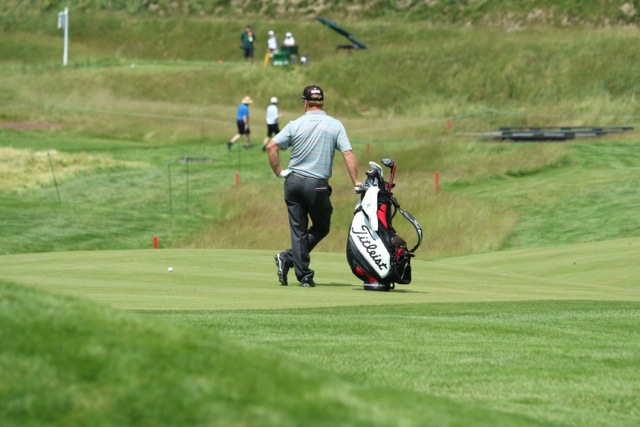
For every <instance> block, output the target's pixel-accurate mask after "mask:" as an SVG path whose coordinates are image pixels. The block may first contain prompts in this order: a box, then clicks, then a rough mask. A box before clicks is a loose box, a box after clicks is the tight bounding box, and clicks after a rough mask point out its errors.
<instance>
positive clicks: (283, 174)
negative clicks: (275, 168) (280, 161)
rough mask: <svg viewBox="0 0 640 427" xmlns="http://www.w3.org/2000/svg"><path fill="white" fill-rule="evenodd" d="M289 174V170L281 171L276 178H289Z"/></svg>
mask: <svg viewBox="0 0 640 427" xmlns="http://www.w3.org/2000/svg"><path fill="white" fill-rule="evenodd" d="M290 173H291V169H283V170H281V171H280V174H279V175H278V176H279V177H280V178H286V177H288V176H289V174H290Z"/></svg>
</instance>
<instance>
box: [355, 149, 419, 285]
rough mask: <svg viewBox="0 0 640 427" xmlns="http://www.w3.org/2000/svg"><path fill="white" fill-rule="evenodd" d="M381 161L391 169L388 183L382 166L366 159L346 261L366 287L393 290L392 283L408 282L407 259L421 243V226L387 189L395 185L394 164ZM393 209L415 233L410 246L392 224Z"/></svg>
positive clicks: (409, 280) (387, 160) (409, 277)
mask: <svg viewBox="0 0 640 427" xmlns="http://www.w3.org/2000/svg"><path fill="white" fill-rule="evenodd" d="M382 164H384V165H385V166H387V167H389V168H390V169H391V178H390V179H389V182H385V181H384V179H383V171H382V168H381V167H380V166H379V165H378V164H376V163H375V162H369V166H370V167H371V169H370V170H368V171H367V179H366V180H365V182H364V183H363V184H362V186H361V187H358V188H356V192H357V193H359V194H360V200H359V201H358V204H357V205H356V209H355V212H354V214H353V219H352V221H351V226H350V228H349V238H348V240H347V261H348V262H349V266H350V267H351V271H352V272H353V274H355V275H356V277H358V278H359V279H361V280H362V281H363V282H364V288H365V289H366V290H378V291H388V290H390V289H394V288H395V284H396V283H399V284H403V285H407V284H409V283H411V258H412V257H413V256H414V252H415V250H416V249H418V246H420V244H421V243H422V228H421V227H420V224H419V223H418V221H417V220H416V219H415V218H414V217H413V216H411V214H410V213H409V212H407V211H405V210H403V209H402V208H401V207H400V205H399V204H398V201H397V200H396V198H395V197H394V196H393V193H392V192H391V189H392V188H393V187H394V186H395V184H394V183H393V179H394V176H395V169H396V166H395V163H394V162H393V160H390V159H383V160H382ZM397 212H400V213H401V214H402V216H403V217H404V218H405V219H406V220H407V221H409V222H410V223H411V224H412V225H413V227H414V228H415V230H416V233H417V234H418V243H417V244H416V245H415V246H414V247H413V248H412V249H409V248H408V247H407V243H406V241H405V240H404V239H403V238H401V237H400V236H398V234H397V233H396V231H395V229H394V228H393V226H392V221H393V218H394V217H395V215H396V213H397Z"/></svg>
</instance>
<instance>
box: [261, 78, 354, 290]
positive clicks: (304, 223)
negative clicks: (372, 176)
mask: <svg viewBox="0 0 640 427" xmlns="http://www.w3.org/2000/svg"><path fill="white" fill-rule="evenodd" d="M302 99H303V101H304V111H305V114H304V115H303V116H301V117H299V118H298V119H296V120H294V121H292V122H289V123H288V124H287V125H286V126H285V127H284V129H282V131H281V132H280V133H278V134H277V135H276V136H274V137H273V139H271V141H269V143H268V145H267V155H268V157H269V164H270V166H271V169H272V170H273V173H274V174H275V175H276V176H278V177H282V178H285V182H284V201H285V203H286V205H287V212H288V215H289V229H290V232H291V248H289V249H287V250H285V251H283V252H280V253H277V254H276V255H275V262H276V266H277V268H278V271H277V274H278V279H279V281H280V284H281V285H283V286H287V285H288V277H287V274H288V272H289V270H290V269H291V268H293V269H294V271H295V274H296V278H297V279H298V281H299V282H300V283H301V284H302V286H303V287H314V286H315V281H314V274H315V272H314V271H313V270H312V269H311V268H309V264H310V261H311V258H310V255H309V253H310V252H311V251H312V250H313V248H314V247H315V246H316V245H317V244H318V243H319V242H320V241H321V240H322V239H323V238H324V237H325V236H326V235H327V234H329V229H330V225H331V214H332V213H333V206H332V205H331V200H330V198H329V197H330V196H331V186H329V178H331V175H332V170H333V158H334V155H335V153H336V151H339V152H340V153H342V157H343V159H344V162H345V165H346V167H347V171H348V173H349V177H350V178H351V181H352V183H353V185H354V187H358V186H360V184H361V183H360V181H359V180H358V162H357V160H356V156H355V154H354V153H353V149H352V148H351V144H350V142H349V138H348V137H347V132H346V130H345V129H344V126H343V125H342V123H341V122H340V121H339V120H337V119H334V118H333V117H331V116H329V115H328V114H327V113H326V112H325V111H324V92H323V90H322V88H320V87H319V86H315V85H313V86H307V87H306V88H305V89H304V91H303V93H302ZM281 148H282V149H286V148H291V157H290V159H289V165H288V167H287V169H285V170H283V169H282V167H281V166H280V158H279V154H278V152H279V149H281ZM309 220H311V226H309Z"/></svg>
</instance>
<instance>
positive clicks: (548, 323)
mask: <svg viewBox="0 0 640 427" xmlns="http://www.w3.org/2000/svg"><path fill="white" fill-rule="evenodd" d="M194 1H195V0H194ZM184 3H185V2H183V4H184ZM398 3H400V2H384V4H382V3H370V6H371V7H370V8H363V9H361V10H359V11H357V10H355V9H353V8H352V9H351V11H350V12H349V14H348V17H347V13H344V14H343V13H342V12H341V11H344V10H346V9H344V8H345V7H347V6H348V5H350V3H349V2H342V3H340V2H328V3H327V2H325V3H324V6H326V7H331V8H333V13H335V16H331V15H329V17H331V18H332V19H336V20H338V21H339V22H340V23H341V24H343V25H344V26H345V27H346V28H348V29H349V30H350V31H352V32H353V34H354V35H355V36H356V37H357V38H358V39H359V40H361V41H363V42H365V43H367V44H369V45H370V46H371V49H370V50H368V51H366V52H353V53H352V54H347V53H345V52H336V51H335V45H336V44H338V43H342V42H344V39H342V38H341V37H339V36H338V35H337V34H334V33H333V32H331V30H329V29H328V28H326V27H324V26H322V25H321V24H319V23H318V22H316V21H315V20H314V19H313V18H314V17H315V14H316V13H317V11H314V12H313V13H311V12H310V9H308V8H307V6H306V5H302V4H301V5H299V6H300V7H299V8H298V9H296V10H290V11H289V12H287V11H286V10H285V9H286V8H284V7H276V6H274V5H275V3H274V4H273V5H271V6H269V8H267V9H264V10H262V11H261V12H262V14H263V15H264V14H267V15H268V16H272V17H281V16H286V19H282V18H278V19H268V20H267V19H264V18H263V17H262V16H263V15H260V16H261V17H260V18H258V15H257V13H258V10H259V7H258V6H257V3H256V2H251V3H247V4H246V7H245V9H244V10H243V11H242V16H241V18H238V17H236V16H237V15H235V12H233V11H232V10H231V9H230V8H228V7H227V6H225V5H226V4H227V3H226V2H220V3H219V4H221V5H222V6H223V8H222V9H220V10H219V11H218V13H219V15H218V16H215V17H214V16H211V15H208V14H209V13H210V9H207V8H209V7H211V5H212V3H210V2H209V3H208V4H207V5H206V7H205V8H204V9H205V10H204V13H205V14H204V15H202V16H200V17H198V18H189V17H187V16H183V15H181V14H182V12H183V11H184V9H183V8H180V10H173V11H171V12H170V13H167V9H165V6H166V7H170V6H168V5H169V3H168V2H162V5H161V7H160V9H158V12H151V13H146V12H143V13H139V14H134V9H135V7H136V5H137V3H136V4H134V2H128V4H127V10H126V11H125V12H126V13H112V12H108V11H105V10H101V11H95V10H92V11H88V10H86V9H83V10H76V9H74V10H73V15H72V17H73V18H72V19H73V20H72V24H73V27H72V28H73V31H72V34H71V42H72V44H71V56H70V64H69V66H68V67H66V68H62V67H61V65H60V62H61V54H62V52H61V50H62V49H61V48H62V46H61V45H62V36H61V32H60V30H58V29H56V28H55V13H57V11H58V6H59V4H58V3H56V2H39V3H38V4H37V5H34V4H32V3H31V2H13V1H7V2H3V3H2V5H0V10H2V11H3V12H6V13H4V14H2V18H0V31H1V32H2V37H0V102H1V103H2V105H3V108H2V111H0V122H28V123H36V124H49V125H51V126H50V127H49V128H48V129H45V130H12V129H0V378H2V381H0V424H1V425H2V426H5V425H6V426H14V425H15V426H18V425H19V426H43V425H55V426H67V425H98V426H111V425H113V426H140V425H143V426H144V425H153V426H162V425H167V426H169V425H170V426H179V425H194V426H199V425H203V426H204V425H207V426H210V425H221V426H222V425H224V426H227V425H232V426H247V425H260V426H262V425H267V426H270V425H273V426H298V425H318V426H325V425H326V426H333V425H345V426H360V425H362V426H365V425H366V426H371V425H380V426H387V425H405V426H422V425H437V426H460V425H465V426H466V425H473V426H482V425H487V426H495V425H500V426H502V425H504V426H519V425H554V426H585V425H586V426H636V425H638V424H639V421H640V399H638V396H639V395H640V389H639V388H638V384H640V381H639V380H640V378H639V374H638V366H640V348H639V345H638V343H639V342H640V339H639V338H640V337H639V336H638V335H639V333H638V327H637V326H638V323H639V322H638V321H639V320H640V319H639V314H638V313H640V310H639V309H640V306H639V304H640V293H639V288H638V285H639V282H638V278H637V266H638V265H640V255H639V254H640V251H638V245H639V244H640V240H639V239H640V223H639V222H638V219H637V215H636V212H637V211H638V208H640V206H639V205H638V200H640V190H638V188H637V187H638V186H637V182H639V180H640V157H639V156H638V155H637V144H638V133H637V131H632V132H626V133H624V134H619V135H615V136H611V137H606V138H601V139H598V140H579V141H575V142H570V143H542V144H510V143H502V142H490V141H487V140H484V139H479V138H477V137H475V136H472V135H471V133H474V132H485V131H490V130H495V129H497V128H498V127H499V126H504V125H511V126H514V125H528V126H533V125H537V126H551V125H564V126H582V125H589V126H592V125H599V126H607V125H632V126H635V127H636V128H637V126H638V122H639V117H640V107H639V106H638V104H637V102H636V99H637V97H638V96H639V95H640V83H639V80H638V79H637V75H638V67H637V65H636V64H639V63H640V57H638V55H639V52H640V51H639V50H637V49H631V48H629V46H632V45H633V43H635V42H636V35H635V33H634V31H633V30H632V29H631V30H630V29H629V28H624V27H623V26H618V25H619V24H625V23H631V24H633V23H634V22H637V18H633V16H629V15H625V14H624V13H623V12H622V10H621V9H620V8H619V6H616V7H613V6H611V4H610V2H603V1H594V2H569V1H566V2H565V1H562V2H547V1H540V2H536V4H535V5H532V4H531V2H528V1H527V2H526V4H525V3H522V2H520V1H512V2H491V1H488V2H464V3H465V4H466V3H469V4H466V6H465V5H463V2H459V3H455V4H454V3H453V2H432V3H430V4H429V5H426V3H425V4H422V3H420V2H417V3H416V2H409V3H411V4H409V3H407V2H404V3H406V4H404V5H399V4H398ZM418 3H419V4H418ZM552 3H553V4H552ZM605 3H606V5H605ZM102 4H103V5H104V6H105V7H112V6H113V7H115V8H118V7H120V6H119V5H122V4H124V3H121V2H109V4H108V5H107V3H105V2H102ZM191 4H193V1H192V2H191ZM316 6H317V5H316ZM463 6H464V7H463ZM534 6H535V7H539V8H540V10H541V11H542V13H541V14H540V12H537V11H536V13H535V14H533V15H536V14H537V15H536V16H537V17H534V18H532V19H531V20H530V21H528V18H527V15H529V14H530V13H531V10H530V9H531V7H534ZM83 7H87V8H89V7H92V3H91V2H90V1H86V2H83ZM309 7H311V5H309ZM627 7H628V6H627ZM25 8H31V9H32V10H33V11H40V12H42V13H40V14H38V13H36V14H33V13H23V12H25ZM549 8H553V10H554V13H553V15H551V14H550V13H549ZM160 11H162V12H163V13H165V15H163V17H162V18H161V19H157V18H156V17H154V16H153V15H154V13H160ZM194 12H195V13H196V14H197V13H199V12H197V11H196V9H191V12H190V13H194ZM292 13H293V14H292ZM295 13H298V14H299V15H298V16H295ZM406 13H409V14H410V16H409V17H407V16H405V14H406ZM391 15H392V16H391ZM192 16H193V15H192ZM301 16H302V18H301ZM372 16H377V17H381V16H384V18H382V19H373V20H370V19H366V18H368V17H372ZM637 16H638V15H636V17H637ZM249 18H250V19H251V21H253V22H252V23H253V24H254V28H256V30H257V32H258V34H266V31H267V30H269V29H274V30H276V32H278V33H279V34H283V33H284V32H285V31H293V32H294V34H295V35H296V38H297V40H298V42H299V43H300V46H301V48H302V49H303V52H304V53H309V54H310V60H311V61H310V63H309V65H308V66H304V67H288V68H278V67H273V68H264V67H262V64H261V63H259V62H260V61H258V63H257V64H254V65H253V66H248V65H246V64H244V63H243V61H242V58H241V54H240V51H239V49H238V48H237V36H238V33H239V30H241V29H242V28H243V27H244V25H245V24H246V23H247V22H246V21H247V19H249ZM307 18H309V19H307ZM423 18H425V19H424V20H422V19H423ZM604 19H607V20H609V21H608V22H609V23H613V25H609V24H607V25H601V24H602V22H603V20H604ZM429 20H430V21H429ZM563 20H566V21H565V24H562V23H561V21H563ZM446 22H449V23H453V24H452V25H447V24H444V23H446ZM566 22H568V24H566ZM578 23H580V24H581V25H576V24H578ZM584 23H588V24H587V25H582V24H584ZM592 25H595V26H592ZM105 34H108V37H106V36H105ZM260 46H262V45H260ZM262 54H263V52H262V51H260V49H259V50H258V51H257V58H258V59H259V58H260V56H261V55H262ZM132 65H135V66H132ZM309 83H317V84H320V85H322V86H323V87H324V88H325V92H326V94H327V110H328V112H329V113H330V114H332V115H335V116H336V117H338V118H340V119H341V120H342V121H343V122H344V123H345V126H346V128H347V130H348V133H349V135H350V138H351V140H352V142H353V145H354V149H355V151H356V154H357V156H358V159H359V165H360V169H361V172H364V170H366V169H367V168H368V165H367V162H368V161H369V160H376V161H379V160H380V159H381V158H383V157H391V158H393V159H394V160H395V161H396V163H397V164H398V174H397V176H396V182H397V184H398V185H397V187H396V191H395V193H396V196H397V197H398V199H399V201H400V203H401V204H402V206H403V207H404V208H405V209H407V210H408V211H410V212H411V213H412V214H413V215H414V216H415V217H417V218H418V219H419V220H420V222H421V223H422V225H423V227H424V229H425V237H426V239H425V242H424V244H423V246H422V247H421V248H420V250H419V251H418V253H417V257H416V258H415V259H414V261H413V267H414V272H413V276H414V278H413V282H412V284H411V285H409V286H398V287H397V289H395V290H394V291H393V292H389V293H375V292H365V291H364V290H363V289H362V286H361V284H359V283H357V282H356V280H355V278H354V277H353V275H352V274H351V273H350V272H349V271H348V267H347V265H346V262H345V259H344V247H345V238H346V233H345V230H346V229H347V226H348V223H349V221H350V219H351V215H352V209H353V206H354V204H355V201H356V196H355V195H354V194H353V190H352V188H351V186H350V184H349V182H348V178H347V175H346V173H345V171H344V167H343V165H342V164H340V160H339V159H338V163H337V165H336V168H335V172H334V178H333V179H332V186H333V187H334V193H333V196H332V199H333V203H334V206H335V211H334V217H333V224H332V233H331V234H330V235H329V236H328V237H327V239H326V240H325V241H323V243H322V244H321V246H319V247H318V248H317V252H314V255H313V267H314V269H315V270H316V271H317V275H316V279H317V283H318V287H316V288H315V289H305V288H302V287H299V286H294V285H293V284H292V286H289V287H287V288H284V287H281V286H279V285H278V284H277V278H276V275H275V271H274V265H273V258H272V257H273V254H274V253H275V251H276V250H281V249H283V248H284V247H286V246H287V245H288V244H289V243H288V241H289V238H288V229H287V221H286V212H285V208H284V204H283V202H282V188H281V185H282V182H281V181H280V180H278V179H276V178H274V177H273V176H272V173H271V172H270V170H269V167H268V164H267V162H266V158H265V155H264V153H262V152H261V151H259V149H253V150H237V149H234V151H232V152H228V151H227V149H226V146H225V142H226V141H227V140H228V138H229V137H230V136H231V135H233V133H235V128H234V120H233V117H234V113H235V108H236V106H237V103H238V102H239V100H240V99H241V98H242V97H243V96H245V95H247V94H248V95H250V96H252V98H254V99H255V100H256V102H255V103H254V104H253V106H252V120H253V126H252V127H253V131H254V134H253V142H254V143H259V142H261V140H262V137H263V132H264V129H263V126H262V122H263V109H264V108H265V107H266V105H267V101H268V99H269V98H270V97H271V96H274V95H276V96H278V97H279V98H280V100H281V102H280V107H281V110H282V112H283V113H284V118H283V120H282V122H283V123H286V122H287V121H289V120H291V119H293V118H295V117H297V116H298V115H300V114H301V113H302V111H301V104H300V100H299V95H300V91H301V88H302V87H304V86H305V85H307V84H309ZM449 119H450V120H451V121H450V122H449ZM449 123H450V124H451V126H449ZM185 156H189V157H193V158H198V159H206V160H207V161H206V162H195V163H189V164H185V163H184V162H183V160H184V158H185ZM287 156H288V153H286V152H285V153H282V157H283V160H284V161H286V158H287ZM49 159H50V160H51V161H49ZM237 172H239V173H240V177H241V179H240V185H239V187H236V185H235V183H236V173H237ZM435 172H438V173H439V176H440V187H439V189H438V190H437V191H436V189H435V185H434V176H435ZM187 178H188V179H187ZM395 225H396V227H397V228H398V231H399V233H400V235H401V236H403V237H405V238H407V240H409V241H411V240H413V239H414V238H413V231H412V230H411V228H410V226H408V224H404V223H403V221H400V220H398V221H395ZM154 236H158V237H159V242H160V248H161V249H160V250H153V249H151V247H152V243H153V237H154ZM169 266H172V267H173V268H174V269H175V270H174V272H173V273H169V272H167V267H169ZM310 292H311V293H312V294H313V295H309V293H310Z"/></svg>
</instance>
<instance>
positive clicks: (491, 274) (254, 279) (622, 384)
mask: <svg viewBox="0 0 640 427" xmlns="http://www.w3.org/2000/svg"><path fill="white" fill-rule="evenodd" d="M638 245H640V239H639V238H629V239H619V240H611V241H604V242H596V243H589V244H578V245H566V246H558V247H550V248H541V249H530V250H517V251H516V250H514V251H503V252H498V253H491V254H481V255H474V256H468V257H460V258H449V259H442V260H439V261H435V262H428V261H420V260H418V261H416V262H415V263H414V281H413V283H412V284H411V285H408V286H398V287H397V289H396V290H395V291H392V292H388V293H382V292H367V291H364V290H363V289H362V286H361V284H360V283H358V282H357V280H356V279H355V278H354V277H353V276H352V275H351V273H350V271H349V270H348V267H347V264H346V261H345V259H344V256H343V255H341V254H333V253H316V254H315V255H314V257H313V265H314V268H315V269H316V272H317V273H316V277H317V279H318V280H317V283H318V286H317V287H316V288H314V289H309V288H302V287H300V286H297V285H294V284H293V283H292V285H290V286H288V287H283V286H280V285H279V284H278V283H277V277H276V274H275V266H274V264H273V258H272V256H273V254H272V253H271V252H267V251H241V250H230V251H223V250H190V249H179V250H175V249H171V250H164V249H160V250H140V251H136V250H131V251H90V252H60V253H38V254H18V255H6V256H2V257H0V281H1V283H0V305H1V307H0V308H1V310H0V328H1V330H2V335H1V337H2V347H1V350H0V375H1V376H2V378H3V382H2V385H0V403H1V404H0V408H2V409H0V423H1V424H2V425H3V426H5V425H7V426H13V425H16V426H17V425H38V426H39V425H60V426H62V425H71V424H74V425H114V426H115V425H118V426H129V425H131V426H134V425H135V426H139V425H154V426H163V425H173V426H175V425H190V426H191V425H192V426H198V425H214V426H215V425H231V426H234V425H238V426H240V425H243V426H244V425H266V426H271V425H273V426H289V425H291V426H297V425H319V426H333V425H349V426H360V425H362V426H367V425H380V426H386V425H406V426H422V425H434V426H449V425H473V426H482V425H487V426H490V425H500V426H518V425H558V426H560V425H562V426H635V425H637V424H638V422H640V398H639V397H638V396H640V385H639V384H640V369H638V367H640V328H639V327H638V325H640V282H639V280H638V278H637V274H636V272H637V265H638V261H640V259H639V253H640V251H638ZM169 266H171V267H173V269H174V270H173V272H169V271H167V268H168V267H169ZM7 281H10V282H14V283H16V284H9V283H8V282H7ZM291 282H293V280H292V281H291Z"/></svg>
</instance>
